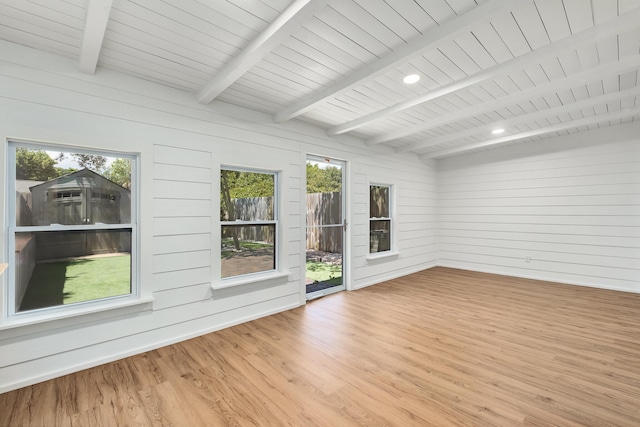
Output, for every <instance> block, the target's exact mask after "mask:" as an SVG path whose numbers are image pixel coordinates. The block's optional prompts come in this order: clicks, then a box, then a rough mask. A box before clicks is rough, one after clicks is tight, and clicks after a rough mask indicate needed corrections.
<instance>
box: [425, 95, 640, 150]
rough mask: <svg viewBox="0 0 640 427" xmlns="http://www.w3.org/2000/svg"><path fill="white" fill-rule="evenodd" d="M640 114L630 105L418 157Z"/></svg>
mask: <svg viewBox="0 0 640 427" xmlns="http://www.w3.org/2000/svg"><path fill="white" fill-rule="evenodd" d="M638 114H640V107H630V108H624V109H622V110H618V111H612V112H610V113H605V114H600V115H597V116H589V117H585V118H582V119H577V120H571V121H569V122H563V123H558V124H555V125H551V126H546V127H544V128H541V129H536V130H532V131H528V132H521V133H516V134H513V135H507V136H504V137H502V138H495V139H489V140H486V141H481V142H476V143H473V144H468V145H463V146H460V147H455V148H449V149H445V150H439V151H434V152H432V153H427V154H424V155H422V156H420V158H422V159H440V158H443V157H447V156H450V155H452V154H461V153H464V152H466V151H470V150H475V149H477V148H484V147H490V146H492V145H499V144H503V143H505V142H510V141H517V140H519V139H524V138H530V137H532V136H537V135H544V134H546V133H551V132H559V131H562V130H566V129H573V128H577V127H580V126H588V125H592V124H597V123H602V122H607V121H611V120H622V119H628V118H630V117H634V116H636V115H638Z"/></svg>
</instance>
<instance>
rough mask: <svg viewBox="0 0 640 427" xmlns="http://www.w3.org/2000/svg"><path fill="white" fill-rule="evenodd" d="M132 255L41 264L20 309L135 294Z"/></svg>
mask: <svg viewBox="0 0 640 427" xmlns="http://www.w3.org/2000/svg"><path fill="white" fill-rule="evenodd" d="M130 277H131V256H130V255H128V254H127V255H116V256H108V257H99V258H83V259H74V260H68V261H59V262H50V263H38V264H36V267H35V269H34V270H33V275H32V276H31V280H30V281H29V286H28V287H27V292H26V293H25V296H24V298H23V299H22V304H21V306H20V311H24V310H33V309H36V308H44V307H53V306H56V305H64V304H73V303H77V302H83V301H92V300H96V299H101V298H107V297H113V296H117V295H125V294H129V293H131V280H130Z"/></svg>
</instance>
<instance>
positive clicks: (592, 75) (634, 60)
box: [366, 55, 640, 152]
mask: <svg viewBox="0 0 640 427" xmlns="http://www.w3.org/2000/svg"><path fill="white" fill-rule="evenodd" d="M639 67H640V55H636V56H631V57H628V58H625V59H623V60H621V61H620V62H614V63H612V64H605V65H600V66H598V67H595V68H591V69H589V70H586V71H583V72H581V73H578V74H574V75H571V76H569V77H565V78H564V79H560V80H556V81H553V82H549V83H546V84H542V85H540V86H534V87H532V88H529V89H526V90H524V91H522V92H519V93H517V94H515V95H510V96H506V97H504V98H499V99H496V100H494V101H491V102H488V103H485V104H482V108H483V110H484V111H496V110H499V109H502V108H507V107H510V106H514V105H518V104H520V103H523V102H527V101H528V100H530V99H536V98H540V97H542V96H544V95H548V94H553V93H556V92H557V91H559V90H561V89H570V88H574V87H576V86H577V85H579V84H581V83H583V84H586V83H588V82H592V81H596V80H597V79H600V78H601V76H603V75H607V76H610V75H616V76H617V75H620V74H624V73H626V72H629V71H633V70H637V69H638V68H639ZM572 105H573V104H568V105H567V106H566V108H570V107H572ZM478 114H479V112H478V106H475V105H474V106H471V107H468V108H464V109H462V110H458V111H456V112H454V113H451V114H445V115H443V116H440V117H438V118H437V119H435V120H431V121H428V122H425V123H421V124H419V125H417V126H411V127H409V128H405V129H401V130H398V131H394V132H389V133H386V134H382V135H379V136H375V137H373V138H371V139H369V140H367V141H366V144H367V145H372V144H380V143H382V142H386V141H392V140H395V139H399V138H402V137H404V136H408V135H413V134H416V133H419V132H422V131H426V130H429V129H433V128H437V127H440V126H443V125H446V124H448V123H455V122H459V121H461V120H467V119H470V118H472V117H475V116H477V115H478ZM444 138H446V136H442V137H438V138H432V139H431V138H430V139H429V140H427V141H424V142H417V143H414V144H410V145H406V146H404V147H401V148H399V149H398V152H407V151H417V150H420V149H421V148H427V147H430V146H433V145H438V144H432V141H435V140H436V139H437V140H440V139H444ZM441 142H444V141H441Z"/></svg>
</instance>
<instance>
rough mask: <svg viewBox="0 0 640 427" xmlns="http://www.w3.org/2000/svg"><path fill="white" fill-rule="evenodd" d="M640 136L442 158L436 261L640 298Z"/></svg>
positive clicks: (629, 128)
mask: <svg viewBox="0 0 640 427" xmlns="http://www.w3.org/2000/svg"><path fill="white" fill-rule="evenodd" d="M639 131H640V126H639V125H638V124H637V123H633V124H628V125H622V126H619V127H616V128H603V129H598V130H593V131H590V132H588V133H582V134H580V135H575V134H574V135H568V136H563V137H556V138H552V139H547V140H543V141H539V142H538V143H536V144H533V145H519V146H514V147H509V148H507V149H504V150H501V151H500V152H496V151H495V150H493V151H489V152H483V153H476V154H473V155H468V156H464V157H457V158H451V159H446V160H442V161H440V162H439V164H438V188H439V195H440V201H439V208H438V230H439V239H440V242H439V243H440V246H439V249H440V264H441V265H445V266H450V267H457V268H465V269H470V270H479V271H488V272H495V273H500V274H508V275H514V276H522V277H531V278H537V279H544V280H552V281H558V282H566V283H572V284H582V285H588V286H596V287H603V288H610V289H618V290H624V291H632V292H640V148H639V146H638V138H639V137H638V135H639V133H638V132H639Z"/></svg>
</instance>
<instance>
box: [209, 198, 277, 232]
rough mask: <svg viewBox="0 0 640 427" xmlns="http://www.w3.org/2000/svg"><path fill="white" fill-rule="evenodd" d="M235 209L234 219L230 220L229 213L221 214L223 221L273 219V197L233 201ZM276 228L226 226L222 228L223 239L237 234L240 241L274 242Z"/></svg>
mask: <svg viewBox="0 0 640 427" xmlns="http://www.w3.org/2000/svg"><path fill="white" fill-rule="evenodd" d="M231 201H232V202H233V209H234V210H235V212H234V214H235V217H234V218H229V215H228V213H227V212H221V215H220V218H221V219H222V220H225V221H228V220H231V221H233V220H236V219H239V220H242V221H256V220H268V219H273V197H247V198H241V199H231ZM274 231H275V226H273V225H272V224H265V225H257V226H247V225H244V226H234V225H229V226H224V227H222V238H223V239H227V238H231V237H232V236H233V233H234V232H235V233H237V234H236V237H238V239H240V240H250V241H254V242H267V243H273V242H274Z"/></svg>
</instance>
